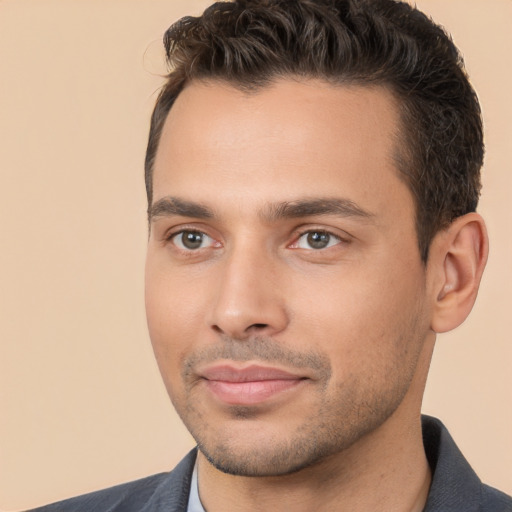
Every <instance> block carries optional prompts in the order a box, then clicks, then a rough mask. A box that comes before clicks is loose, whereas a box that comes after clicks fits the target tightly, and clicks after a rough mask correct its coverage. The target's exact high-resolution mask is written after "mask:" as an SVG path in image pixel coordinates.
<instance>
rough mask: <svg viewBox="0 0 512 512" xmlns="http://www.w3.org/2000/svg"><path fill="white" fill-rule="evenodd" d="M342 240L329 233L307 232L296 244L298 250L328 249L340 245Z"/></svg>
mask: <svg viewBox="0 0 512 512" xmlns="http://www.w3.org/2000/svg"><path fill="white" fill-rule="evenodd" d="M340 242H341V239H340V238H339V237H337V236H335V235H333V234H331V233H328V232H327V231H307V232H306V233H303V234H302V235H301V236H300V237H299V238H298V240H297V241H296V242H295V244H294V247H295V248H297V249H315V250H319V249H327V248H328V247H332V246H333V245H336V244H339V243H340Z"/></svg>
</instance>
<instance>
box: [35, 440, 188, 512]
mask: <svg viewBox="0 0 512 512" xmlns="http://www.w3.org/2000/svg"><path fill="white" fill-rule="evenodd" d="M195 459H196V451H195V450H192V451H191V452H190V453H189V454H188V455H187V456H186V457H185V458H184V459H183V460H182V461H181V462H180V463H179V464H178V465H177V466H176V467H175V468H174V469H173V470H172V471H170V472H168V473H159V474H157V475H152V476H149V477H146V478H141V479H140V480H135V481H133V482H128V483H125V484H121V485H116V486H114V487H110V488H108V489H103V490H101V491H96V492H92V493H89V494H84V495H82V496H77V497H75V498H70V499H67V500H64V501H59V502H57V503H53V504H51V505H46V506H43V507H39V508H36V509H33V510H31V511H30V512H84V511H86V510H94V511H95V512H135V511H137V512H160V511H164V510H165V511H169V512H171V511H176V512H179V511H180V512H181V511H185V510H186V506H187V502H188V495H189V490H190V479H191V475H192V470H193V468H194V463H195Z"/></svg>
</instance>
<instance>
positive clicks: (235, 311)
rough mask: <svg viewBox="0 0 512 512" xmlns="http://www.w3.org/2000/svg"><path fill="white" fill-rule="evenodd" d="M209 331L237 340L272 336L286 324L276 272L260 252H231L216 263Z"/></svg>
mask: <svg viewBox="0 0 512 512" xmlns="http://www.w3.org/2000/svg"><path fill="white" fill-rule="evenodd" d="M219 265H220V271H219V272H218V274H217V279H216V287H217V289H216V293H215V294H214V297H215V299H214V301H213V304H212V305H211V309H210V317H209V318H208V319H207V321H208V323H209V325H210V328H212V329H213V330H214V331H216V332H217V333H221V334H224V335H226V336H229V337H230V338H234V339H237V340H245V339H248V338H250V337H253V336H272V335H275V334H277V333H279V332H281V331H283V330H284V329H285V328H286V327H287V325H288V320H289V319H288V313H287V311H286V304H285V297H284V293H283V290H282V288H281V287H280V286H279V281H280V279H279V271H278V270H279V269H278V268H277V267H278V265H277V264H276V262H275V261H272V257H270V256H269V255H267V254H264V251H260V252H258V251H251V250H250V249H248V250H243V249H242V248H240V250H237V251H233V252H232V254H230V255H229V256H228V257H226V258H225V259H224V260H223V261H222V262H220V263H219Z"/></svg>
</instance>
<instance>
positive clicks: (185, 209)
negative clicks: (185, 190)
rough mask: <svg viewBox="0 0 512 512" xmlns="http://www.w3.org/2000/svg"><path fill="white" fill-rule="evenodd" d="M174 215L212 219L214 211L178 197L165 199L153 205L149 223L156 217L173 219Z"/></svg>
mask: <svg viewBox="0 0 512 512" xmlns="http://www.w3.org/2000/svg"><path fill="white" fill-rule="evenodd" d="M173 215H177V216H181V217H194V218H196V219H211V218H212V217H213V216H214V215H213V211H212V210H211V209H210V208H208V207H207V206H204V205H202V204H199V203H195V202H193V201H186V200H184V199H179V198H177V197H163V198H162V199H159V200H158V201H156V202H155V203H153V204H152V205H151V208H149V210H148V218H149V221H151V220H152V219H153V218H154V217H172V216H173Z"/></svg>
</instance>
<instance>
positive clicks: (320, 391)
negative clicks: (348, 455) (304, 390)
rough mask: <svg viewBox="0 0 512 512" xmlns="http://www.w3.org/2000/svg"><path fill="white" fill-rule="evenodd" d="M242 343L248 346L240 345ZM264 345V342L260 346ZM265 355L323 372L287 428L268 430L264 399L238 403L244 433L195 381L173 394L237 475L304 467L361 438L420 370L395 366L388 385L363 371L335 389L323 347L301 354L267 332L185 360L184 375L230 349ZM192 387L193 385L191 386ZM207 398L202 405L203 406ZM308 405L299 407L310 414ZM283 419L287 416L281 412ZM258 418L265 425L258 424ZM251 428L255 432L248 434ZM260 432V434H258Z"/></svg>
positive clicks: (234, 410)
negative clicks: (220, 417)
mask: <svg viewBox="0 0 512 512" xmlns="http://www.w3.org/2000/svg"><path fill="white" fill-rule="evenodd" d="M233 347H241V348H233ZM255 347H258V348H255ZM255 356H256V357H257V358H258V359H259V360H265V361H268V362H276V361H278V362H280V363H283V362H284V363H287V364H289V365H293V366H295V367H299V366H300V365H303V366H304V365H305V364H306V361H308V363H307V364H308V365H309V367H311V366H314V367H315V368H316V369H317V370H318V372H319V374H322V381H321V384H318V385H317V387H316V389H315V391H314V394H316V396H315V400H314V405H313V407H312V408H311V409H310V410H309V414H308V416H307V417H304V419H303V421H302V422H301V423H300V424H298V425H296V426H295V427H294V428H293V429H290V430H289V431H287V430H286V429H285V428H282V427H281V431H280V432H277V433H276V432H275V431H273V430H272V429H270V430H269V432H268V434H267V437H265V419H264V418H263V419H261V418H260V417H259V411H258V408H257V407H253V406H231V407H230V408H229V418H228V419H229V421H230V422H231V423H232V422H236V423H237V424H239V426H238V425H237V427H238V428H237V433H238V435H236V436H234V437H233V436H231V434H230V432H229V431H223V427H222V425H220V426H215V425H212V424H211V421H209V418H208V415H207V414H205V413H204V412H203V411H202V410H201V409H200V402H196V400H194V399H193V396H194V394H193V392H192V389H190V387H192V386H189V389H188V393H187V398H186V400H185V401H182V400H178V399H173V403H174V405H175V407H176V410H177V411H178V414H179V415H180V416H181V419H182V420H183V422H184V423H185V425H186V427H187V428H188V430H189V432H190V433H191V434H192V436H193V437H194V439H195V440H196V442H197V444H198V448H199V450H200V451H201V452H202V454H203V455H204V456H205V457H206V459H207V460H208V461H209V462H210V463H211V464H212V465H213V466H214V467H215V468H217V469H218V470H220V471H222V472H224V473H228V474H231V475H238V476H246V477H271V476H283V475H288V474H291V473H296V472H298V471H301V470H303V469H305V468H308V467H311V466H314V465H316V464H319V463H320V462H321V461H324V460H326V459H328V458H330V457H332V456H334V455H336V454H339V453H341V452H343V451H345V450H347V449H348V448H349V447H351V446H352V445H354V443H356V442H358V441H359V440H360V439H362V438H363V437H365V436H366V435H368V434H369V433H370V432H372V431H374V430H376V429H377V428H378V427H380V426H381V425H382V424H383V423H384V422H385V421H386V420H387V419H388V418H389V417H390V416H391V415H392V414H393V412H394V411H395V410H396V409H397V408H398V406H399V405H400V403H401V402H402V400H403V398H404V396H405V394H406V393H407V390H408V388H409V385H410V382H411V380H412V377H413V373H414V372H413V371H412V368H411V371H410V373H409V374H408V375H401V376H400V375H397V374H396V372H393V368H390V369H389V372H385V373H388V375H387V377H388V379H389V380H388V382H387V383H386V386H385V389H384V390H383V389H382V388H381V384H382V382H380V381H379V382H377V383H376V385H375V386H374V388H372V389H369V388H368V383H367V382H361V381H360V380H358V379H357V378H356V377H355V376H352V377H351V379H349V380H348V381H345V382H343V383H342V384H340V385H338V386H337V389H336V390H335V392H330V393H329V394H327V392H326V391H327V389H328V385H329V383H330V378H331V369H330V365H329V361H328V360H327V359H326V358H325V357H324V356H321V355H318V354H313V353H310V354H306V355H304V354H300V356H299V355H297V354H293V353H290V352H288V351H286V352H285V351H283V349H282V348H281V347H279V346H278V345H277V344H275V343H274V342H272V341H271V340H266V339H263V340H262V339H255V340H254V344H252V343H251V342H247V341H244V342H243V344H240V343H239V342H233V343H231V344H230V343H227V344H225V345H224V346H223V348H219V349H216V350H210V351H209V352H208V353H206V354H200V355H198V356H195V357H194V358H191V359H190V360H189V361H188V362H187V364H185V370H184V372H183V378H184V379H185V382H186V381H187V368H189V369H190V368H193V367H194V365H195V364H196V362H197V361H198V360H201V361H204V360H209V359H212V360H214V359H215V358H221V357H225V358H228V359H232V360H250V359H251V358H254V357H255ZM186 387H187V386H186ZM197 405H199V407H198V406H197ZM303 413H304V411H300V410H299V411H298V414H303ZM273 421H274V422H276V421H277V422H278V421H279V419H278V418H276V419H273ZM258 425H261V430H259V431H258V428H259V427H258ZM244 429H246V430H247V435H246V436H245V437H244V436H243V435H240V432H243V431H244ZM253 434H254V435H253Z"/></svg>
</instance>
